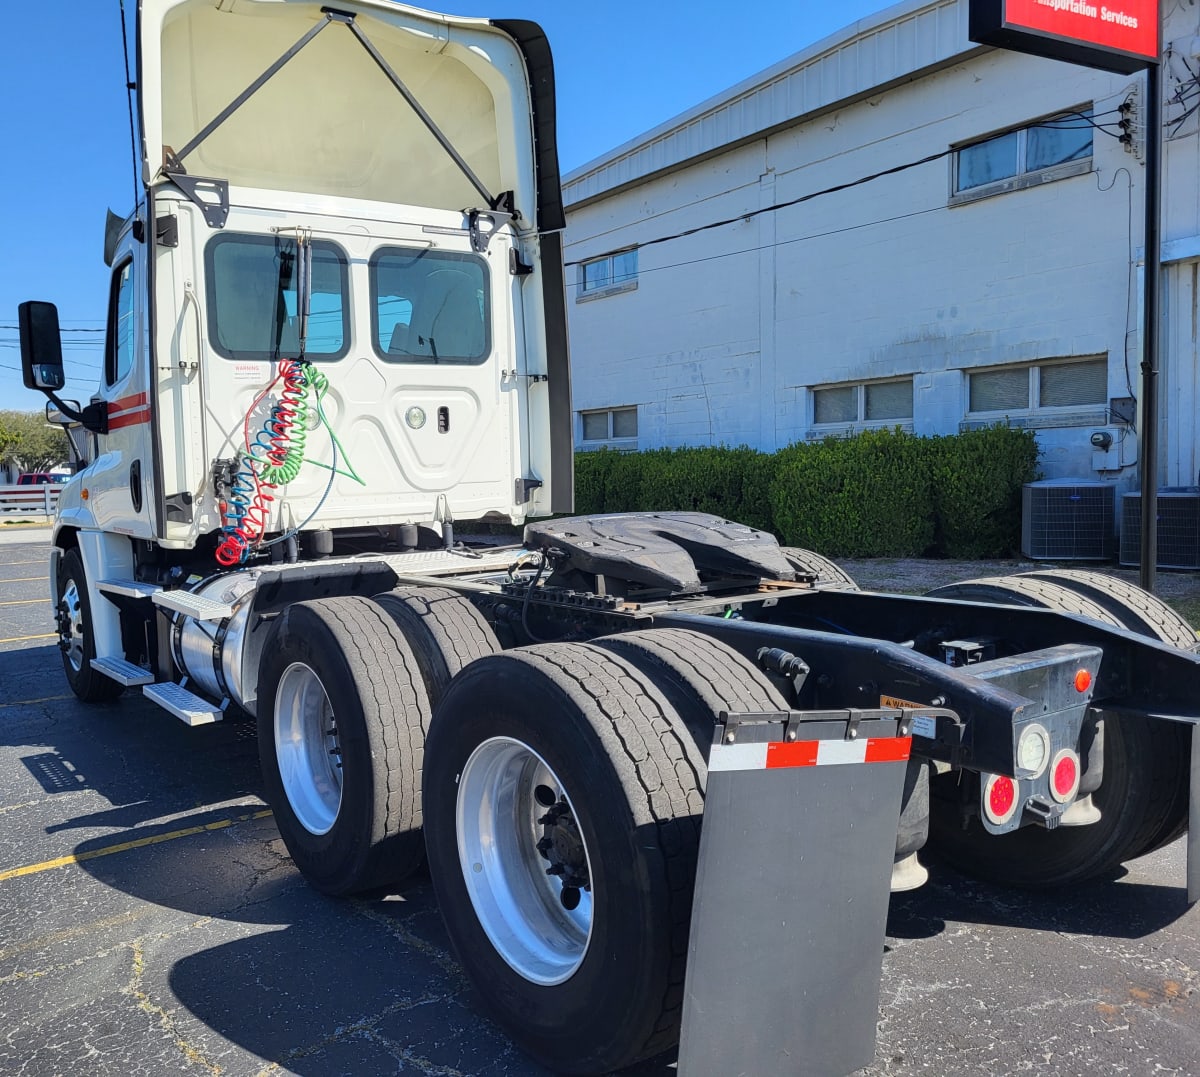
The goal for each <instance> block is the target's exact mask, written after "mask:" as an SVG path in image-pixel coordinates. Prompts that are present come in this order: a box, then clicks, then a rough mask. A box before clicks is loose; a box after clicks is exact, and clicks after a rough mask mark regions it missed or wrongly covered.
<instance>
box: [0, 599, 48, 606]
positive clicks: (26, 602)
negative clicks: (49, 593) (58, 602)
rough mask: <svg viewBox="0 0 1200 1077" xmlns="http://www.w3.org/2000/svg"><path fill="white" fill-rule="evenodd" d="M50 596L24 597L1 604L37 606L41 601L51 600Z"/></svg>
mask: <svg viewBox="0 0 1200 1077" xmlns="http://www.w3.org/2000/svg"><path fill="white" fill-rule="evenodd" d="M49 601H50V600H49V599H48V598H22V599H17V600H15V601H13V602H0V606H36V605H37V604H38V603H39V602H49Z"/></svg>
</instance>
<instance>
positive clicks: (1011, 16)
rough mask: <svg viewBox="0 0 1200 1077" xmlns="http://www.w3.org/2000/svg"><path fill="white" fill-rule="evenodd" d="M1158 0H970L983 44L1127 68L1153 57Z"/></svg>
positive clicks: (974, 34) (975, 36)
mask: <svg viewBox="0 0 1200 1077" xmlns="http://www.w3.org/2000/svg"><path fill="white" fill-rule="evenodd" d="M1159 22H1160V17H1159V2H1158V0H1107V2H1105V0H971V10H970V23H971V30H970V36H971V39H972V40H973V41H979V42H981V43H982V44H985V45H998V46H1000V47H1002V48H1008V49H1016V50H1018V51H1022V52H1032V53H1035V54H1036V55H1039V56H1048V57H1050V58H1051V59H1056V60H1066V61H1068V62H1071V63H1083V64H1087V65H1088V66H1090V67H1100V68H1105V69H1107V70H1112V71H1125V72H1131V71H1136V70H1139V69H1140V68H1143V67H1145V66H1146V65H1147V64H1153V63H1157V62H1158V55H1159Z"/></svg>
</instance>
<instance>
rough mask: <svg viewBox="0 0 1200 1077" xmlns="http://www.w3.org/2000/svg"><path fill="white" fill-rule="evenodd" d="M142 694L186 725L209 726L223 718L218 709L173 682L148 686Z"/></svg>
mask: <svg viewBox="0 0 1200 1077" xmlns="http://www.w3.org/2000/svg"><path fill="white" fill-rule="evenodd" d="M142 694H143V695H144V696H145V697H146V698H147V699H150V700H153V701H154V702H155V703H157V704H158V705H159V706H160V707H162V709H163V710H165V711H170V712H171V714H173V715H175V717H176V718H178V719H179V720H180V721H181V722H186V723H187V724H188V725H209V724H210V723H212V722H219V721H220V720H221V719H222V718H223V717H225V715H224V714H223V713H222V711H221V708H220V707H214V706H213V705H212V704H211V703H209V701H208V700H207V699H201V698H200V697H199V696H198V695H195V694H194V693H192V692H189V691H188V690H187V689H186V688H184V687H183V686H182V685H178V684H175V683H174V682H163V683H162V684H148V685H146V686H145V687H144V688H143V689H142Z"/></svg>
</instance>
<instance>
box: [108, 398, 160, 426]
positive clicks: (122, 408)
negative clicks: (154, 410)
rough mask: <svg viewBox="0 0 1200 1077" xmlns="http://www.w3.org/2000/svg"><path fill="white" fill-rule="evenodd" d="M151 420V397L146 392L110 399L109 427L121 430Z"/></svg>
mask: <svg viewBox="0 0 1200 1077" xmlns="http://www.w3.org/2000/svg"><path fill="white" fill-rule="evenodd" d="M149 421H150V398H149V397H148V396H147V395H146V394H145V393H138V394H137V395H136V396H126V397H122V398H121V399H120V400H112V401H109V405H108V429H109V430H120V429H121V428H122V427H126V426H138V425H140V424H141V423H148V422H149Z"/></svg>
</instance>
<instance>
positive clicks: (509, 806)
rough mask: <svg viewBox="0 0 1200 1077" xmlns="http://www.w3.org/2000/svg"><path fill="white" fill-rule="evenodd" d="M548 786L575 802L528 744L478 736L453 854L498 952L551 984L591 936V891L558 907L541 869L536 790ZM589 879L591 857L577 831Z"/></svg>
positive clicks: (558, 887)
mask: <svg viewBox="0 0 1200 1077" xmlns="http://www.w3.org/2000/svg"><path fill="white" fill-rule="evenodd" d="M546 789H549V790H551V791H552V792H553V794H554V795H555V797H556V798H558V799H560V800H561V801H563V802H565V804H566V806H567V807H568V808H569V809H570V812H571V814H572V817H573V818H575V817H574V811H575V809H574V805H573V804H572V803H571V800H570V798H569V797H568V796H567V794H566V790H565V789H564V788H563V785H562V783H561V782H560V781H559V780H558V776H557V775H556V774H555V773H554V771H553V770H551V769H550V767H549V766H548V765H547V764H546V761H545V760H544V759H542V757H541V756H540V755H538V754H537V752H535V751H534V750H533V749H532V748H530V747H529V746H528V745H527V744H523V743H522V742H521V741H519V740H514V739H512V738H510V737H494V738H492V739H490V740H486V741H484V742H483V743H482V744H481V745H479V747H478V748H476V749H475V751H474V752H473V753H472V754H471V758H470V759H468V760H467V764H466V766H465V767H463V772H462V776H461V778H460V779H459V783H458V806H457V812H456V825H457V831H458V855H459V861H460V863H461V865H462V872H463V878H464V879H465V881H466V884H467V892H468V893H469V895H470V897H471V904H472V906H473V907H474V909H475V915H476V916H477V917H478V919H479V923H480V926H481V927H482V928H483V930H484V931H485V932H486V934H487V936H488V938H489V939H490V940H491V943H492V945H493V946H494V947H495V949H496V952H497V953H498V954H499V955H500V956H501V957H502V958H504V960H505V961H506V962H507V963H508V965H509V966H510V967H511V968H512V969H513V970H514V971H515V972H517V973H519V974H520V975H521V976H523V977H524V978H525V979H526V980H529V981H530V982H532V983H535V984H541V985H544V986H551V985H553V984H560V983H563V982H564V981H565V980H568V979H570V977H571V976H573V975H574V974H575V972H576V971H577V970H578V968H579V966H580V965H581V964H582V963H583V959H584V956H585V955H586V954H587V949H588V943H589V942H590V941H591V936H592V919H593V900H592V893H591V891H590V889H583V890H580V891H579V892H578V897H579V904H578V906H577V907H576V908H574V909H567V908H565V907H564V905H563V901H562V893H563V885H562V883H561V882H560V880H559V879H558V878H557V877H555V876H553V875H549V874H547V870H546V869H547V860H546V858H545V857H544V856H543V855H542V853H540V852H539V851H538V848H537V843H538V839H539V837H541V836H542V827H541V824H540V823H539V819H541V818H543V817H544V816H545V815H546V813H547V806H546V803H545V800H544V799H543V800H542V801H541V802H539V800H538V797H537V794H538V792H539V791H543V792H542V796H543V797H545V795H546V794H545V793H544V790H546ZM579 844H580V846H581V847H582V853H583V859H584V863H585V865H586V868H587V873H588V876H589V877H590V875H591V861H590V859H589V857H588V852H587V845H586V843H584V842H583V839H582V835H580V836H579Z"/></svg>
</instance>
